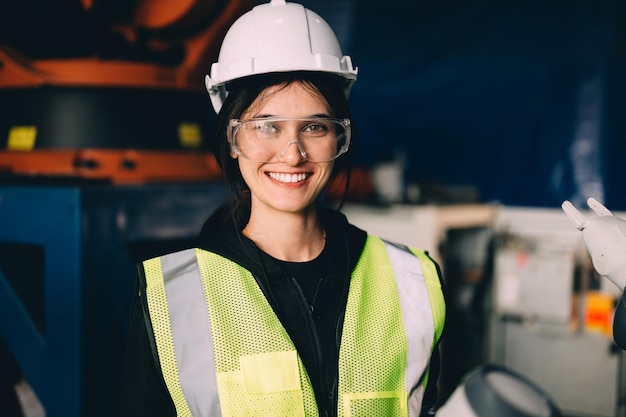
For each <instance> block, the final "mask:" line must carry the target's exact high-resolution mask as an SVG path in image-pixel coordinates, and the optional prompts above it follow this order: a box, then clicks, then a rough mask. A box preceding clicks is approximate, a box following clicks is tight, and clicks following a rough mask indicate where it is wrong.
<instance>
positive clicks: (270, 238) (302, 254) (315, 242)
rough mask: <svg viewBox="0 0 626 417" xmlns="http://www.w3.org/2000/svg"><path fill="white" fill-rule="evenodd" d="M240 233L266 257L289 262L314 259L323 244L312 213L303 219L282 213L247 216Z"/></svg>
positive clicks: (315, 215) (324, 236)
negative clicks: (266, 255)
mask: <svg viewBox="0 0 626 417" xmlns="http://www.w3.org/2000/svg"><path fill="white" fill-rule="evenodd" d="M243 234H244V235H245V236H246V237H248V238H249V239H250V240H252V241H253V242H254V243H255V244H256V245H257V246H258V247H259V248H260V249H261V250H262V251H263V252H265V253H267V254H268V255H270V256H272V257H274V258H276V259H280V260H283V261H290V262H306V261H310V260H312V259H315V258H316V257H317V256H319V254H320V253H321V252H322V250H323V249H324V246H325V244H326V231H325V230H324V229H323V227H322V226H321V224H320V222H319V219H318V216H317V211H316V210H315V211H314V212H313V213H310V214H309V215H304V216H303V215H296V214H293V213H286V214H285V215H284V216H271V217H270V216H266V218H262V219H260V218H256V217H255V216H254V215H253V214H252V213H251V215H250V221H249V222H248V225H247V226H246V227H245V228H244V229H243Z"/></svg>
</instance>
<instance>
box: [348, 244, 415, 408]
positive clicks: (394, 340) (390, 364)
mask: <svg viewBox="0 0 626 417" xmlns="http://www.w3.org/2000/svg"><path fill="white" fill-rule="evenodd" d="M374 270H376V274H372V271H374ZM365 281H367V285H365V284H366V282H365ZM407 343H408V342H407V337H406V332H405V329H404V322H403V319H402V312H401V310H400V302H399V299H398V289H397V286H396V282H395V278H394V272H393V269H392V266H391V263H390V262H389V259H388V257H387V252H386V250H385V247H384V245H383V243H382V241H381V240H380V239H378V238H375V237H371V236H370V237H368V242H367V244H366V252H364V253H363V254H362V255H361V259H360V260H359V263H358V264H357V266H356V269H355V271H354V273H353V278H352V282H351V284H350V293H349V295H348V305H347V309H346V317H345V321H344V332H343V336H342V341H341V350H340V354H339V368H340V370H341V372H340V376H339V414H340V416H344V417H348V416H350V417H371V416H385V417H394V416H407V415H408V411H407V403H406V401H407V393H406V388H405V386H406V383H405V379H406V376H405V371H406V366H407V364H406V352H407V349H408V346H407ZM357 359H358V360H357Z"/></svg>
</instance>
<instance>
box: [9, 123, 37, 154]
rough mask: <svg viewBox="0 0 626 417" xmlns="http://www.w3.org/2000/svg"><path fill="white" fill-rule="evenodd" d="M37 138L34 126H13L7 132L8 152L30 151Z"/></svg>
mask: <svg viewBox="0 0 626 417" xmlns="http://www.w3.org/2000/svg"><path fill="white" fill-rule="evenodd" d="M36 138H37V127H35V126H13V127H12V128H11V130H9V139H8V141H7V149H8V150H10V151H32V150H33V148H34V147H35V139H36Z"/></svg>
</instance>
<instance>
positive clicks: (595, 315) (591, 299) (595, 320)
mask: <svg viewBox="0 0 626 417" xmlns="http://www.w3.org/2000/svg"><path fill="white" fill-rule="evenodd" d="M613 307H614V299H613V297H612V296H611V295H609V294H603V293H600V292H595V291H590V292H589V293H587V297H586V305H585V329H586V330H588V331H595V332H599V333H602V334H604V335H607V336H610V335H611V333H612V329H613Z"/></svg>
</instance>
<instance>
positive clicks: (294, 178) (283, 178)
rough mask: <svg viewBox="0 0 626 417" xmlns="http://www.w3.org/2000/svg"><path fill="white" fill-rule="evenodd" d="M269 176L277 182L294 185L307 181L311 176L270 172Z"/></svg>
mask: <svg viewBox="0 0 626 417" xmlns="http://www.w3.org/2000/svg"><path fill="white" fill-rule="evenodd" d="M267 175H268V176H269V177H270V178H271V179H273V180H276V181H280V182H286V183H294V182H300V181H304V180H306V179H307V178H308V177H309V175H310V174H306V173H299V174H284V173H278V172H268V173H267Z"/></svg>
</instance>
